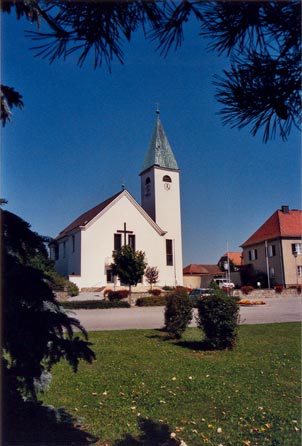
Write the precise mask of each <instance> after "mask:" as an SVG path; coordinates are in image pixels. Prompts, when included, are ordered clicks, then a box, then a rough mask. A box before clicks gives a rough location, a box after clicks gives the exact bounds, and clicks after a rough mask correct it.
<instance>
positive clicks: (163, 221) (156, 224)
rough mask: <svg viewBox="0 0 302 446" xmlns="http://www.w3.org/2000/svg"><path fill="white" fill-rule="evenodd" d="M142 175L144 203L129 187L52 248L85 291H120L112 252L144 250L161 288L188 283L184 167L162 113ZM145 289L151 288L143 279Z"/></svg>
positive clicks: (70, 228) (87, 215) (65, 273)
mask: <svg viewBox="0 0 302 446" xmlns="http://www.w3.org/2000/svg"><path fill="white" fill-rule="evenodd" d="M156 114H157V117H156V122H155V126H154V130H153V133H152V137H151V140H150V143H149V147H148V149H147V153H146V156H145V161H144V164H143V167H142V171H141V173H140V178H141V205H140V204H139V203H138V202H137V201H136V200H135V199H134V198H133V196H132V195H131V194H130V193H129V192H128V190H126V189H124V188H123V189H122V190H121V191H120V192H118V193H116V194H115V195H113V196H112V197H110V198H107V199H106V200H105V201H103V202H102V203H100V204H98V205H97V206H95V207H94V208H93V209H90V210H89V211H87V212H85V213H84V214H82V215H80V216H79V217H78V218H77V219H75V220H74V221H73V222H72V223H71V224H70V225H69V226H67V227H66V228H65V229H63V231H61V232H60V234H59V235H58V236H57V237H56V239H55V240H54V242H53V243H52V244H51V245H50V253H51V258H52V259H53V260H54V261H55V268H56V271H57V272H58V273H59V274H61V275H63V276H66V277H68V278H69V280H70V281H72V282H74V283H75V284H76V285H77V286H78V287H79V289H83V288H98V287H104V286H105V287H111V288H113V287H119V286H122V285H123V284H122V283H120V280H119V278H118V277H115V276H113V274H112V271H111V263H112V262H113V257H112V254H113V253H114V251H117V250H119V249H120V248H121V247H122V246H124V245H130V246H131V247H132V248H133V249H134V250H139V251H143V252H144V253H145V258H146V262H147V264H148V266H156V267H157V268H158V271H159V281H158V283H157V285H158V286H165V285H168V286H177V285H182V283H183V272H182V269H183V265H182V240H181V210H180V186H179V168H178V165H177V162H176V160H175V157H174V154H173V152H172V149H171V146H170V144H169V142H168V139H167V137H166V134H165V132H164V129H163V126H162V123H161V120H160V117H159V111H157V112H156ZM142 285H148V284H147V281H146V278H145V277H143V278H142Z"/></svg>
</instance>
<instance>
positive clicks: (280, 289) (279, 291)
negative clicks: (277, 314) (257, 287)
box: [274, 285, 283, 294]
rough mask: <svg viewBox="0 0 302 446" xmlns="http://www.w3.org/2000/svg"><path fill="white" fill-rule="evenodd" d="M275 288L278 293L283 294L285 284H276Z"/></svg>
mask: <svg viewBox="0 0 302 446" xmlns="http://www.w3.org/2000/svg"><path fill="white" fill-rule="evenodd" d="M274 290H275V292H276V293H277V294H281V293H282V291H283V285H276V286H275V287H274Z"/></svg>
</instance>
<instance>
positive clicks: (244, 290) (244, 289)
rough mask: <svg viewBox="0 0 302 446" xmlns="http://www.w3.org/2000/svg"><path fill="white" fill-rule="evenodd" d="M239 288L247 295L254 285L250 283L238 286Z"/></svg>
mask: <svg viewBox="0 0 302 446" xmlns="http://www.w3.org/2000/svg"><path fill="white" fill-rule="evenodd" d="M240 290H241V292H242V293H243V294H245V295H248V294H250V293H251V292H252V291H253V290H254V287H252V286H250V285H244V286H242V287H241V288H240Z"/></svg>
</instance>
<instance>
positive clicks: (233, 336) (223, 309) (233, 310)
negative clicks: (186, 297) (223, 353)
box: [197, 290, 239, 350]
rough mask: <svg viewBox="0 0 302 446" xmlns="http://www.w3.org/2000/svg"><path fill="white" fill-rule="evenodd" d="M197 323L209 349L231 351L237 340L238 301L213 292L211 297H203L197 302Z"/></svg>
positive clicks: (221, 293)
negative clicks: (227, 349)
mask: <svg viewBox="0 0 302 446" xmlns="http://www.w3.org/2000/svg"><path fill="white" fill-rule="evenodd" d="M197 322H198V327H199V328H201V329H202V330H203V332H204V334H205V337H206V343H207V345H208V347H209V348H213V349H218V350H223V349H226V348H229V349H232V348H233V347H234V346H235V345H236V340H237V330H238V322H239V305H238V299H237V298H236V297H233V296H229V295H228V294H225V293H223V292H222V291H220V290H215V291H214V293H213V294H212V295H211V296H205V297H204V298H203V299H201V300H200V301H199V303H198V319H197Z"/></svg>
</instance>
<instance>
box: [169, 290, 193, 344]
mask: <svg viewBox="0 0 302 446" xmlns="http://www.w3.org/2000/svg"><path fill="white" fill-rule="evenodd" d="M191 320H192V302H191V299H190V298H189V296H188V294H187V292H186V291H185V290H184V289H180V288H178V289H177V290H175V292H173V293H170V294H169V295H168V296H167V304H166V308H165V330H166V331H167V332H168V333H169V334H170V337H171V338H175V339H180V338H181V337H182V334H183V333H184V331H185V329H186V328H187V326H188V325H189V323H190V322H191Z"/></svg>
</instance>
